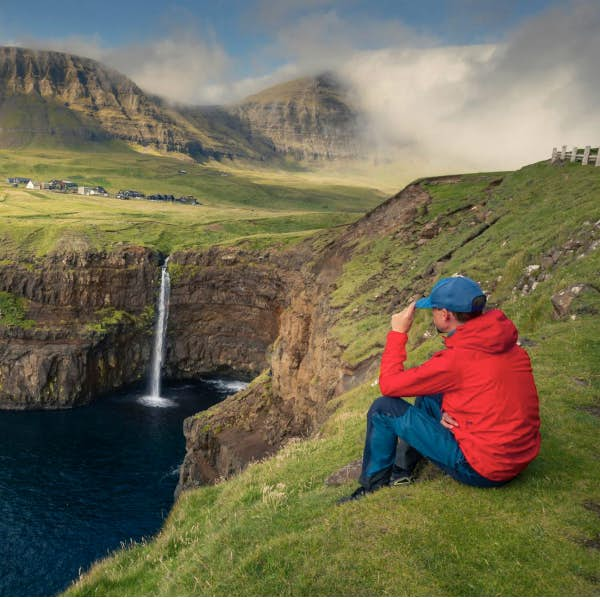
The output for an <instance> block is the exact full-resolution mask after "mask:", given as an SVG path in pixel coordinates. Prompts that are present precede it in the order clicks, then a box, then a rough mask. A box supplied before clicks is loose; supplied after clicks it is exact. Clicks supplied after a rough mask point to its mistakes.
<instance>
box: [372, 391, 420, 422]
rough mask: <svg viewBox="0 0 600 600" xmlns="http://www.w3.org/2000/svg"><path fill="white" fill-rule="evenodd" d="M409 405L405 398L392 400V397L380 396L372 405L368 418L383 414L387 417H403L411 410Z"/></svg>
mask: <svg viewBox="0 0 600 600" xmlns="http://www.w3.org/2000/svg"><path fill="white" fill-rule="evenodd" d="M410 406H411V404H409V403H408V402H407V401H406V400H404V398H392V397H390V396H380V397H379V398H377V400H375V401H374V402H373V404H371V408H369V412H368V415H367V416H369V417H370V416H371V415H373V414H374V413H382V414H385V415H392V416H394V417H396V416H398V417H399V416H402V415H403V414H404V413H405V412H406V411H407V410H408V409H409V408H410Z"/></svg>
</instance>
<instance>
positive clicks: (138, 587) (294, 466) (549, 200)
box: [68, 165, 600, 596]
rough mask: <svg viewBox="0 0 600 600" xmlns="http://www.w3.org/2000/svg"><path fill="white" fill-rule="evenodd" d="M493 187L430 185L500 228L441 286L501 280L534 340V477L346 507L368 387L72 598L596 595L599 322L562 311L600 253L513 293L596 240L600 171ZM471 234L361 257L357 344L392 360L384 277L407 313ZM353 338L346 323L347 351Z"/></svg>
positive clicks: (423, 487)
mask: <svg viewBox="0 0 600 600" xmlns="http://www.w3.org/2000/svg"><path fill="white" fill-rule="evenodd" d="M491 179H492V177H491V176H490V177H488V176H483V177H481V176H473V177H470V178H467V180H466V182H464V183H462V184H454V185H438V186H431V187H430V190H431V192H432V194H433V195H434V203H433V205H432V207H431V212H430V215H429V217H427V218H431V216H432V215H434V216H435V215H444V214H445V215H449V214H450V213H451V212H452V211H453V210H454V209H456V208H457V207H458V206H460V205H462V204H465V203H467V204H472V203H473V202H474V201H476V200H478V201H480V202H481V201H483V200H485V201H487V205H488V207H489V208H490V210H491V211H492V212H493V213H494V214H495V215H496V216H497V215H504V216H503V217H502V218H500V220H499V221H498V222H497V223H496V224H495V225H493V226H491V227H490V228H489V229H488V230H487V231H486V232H485V233H484V234H482V235H481V236H480V237H478V238H476V239H475V240H474V241H473V242H471V243H470V244H467V245H465V247H464V248H460V246H457V248H458V249H457V250H456V252H455V253H454V256H453V257H452V258H451V259H450V261H448V262H447V263H446V264H445V265H444V269H443V272H442V274H443V275H447V274H452V273H453V272H455V271H457V270H461V271H462V272H467V273H469V274H471V275H472V276H474V277H476V278H477V279H479V280H481V281H483V282H486V281H489V282H491V281H492V280H494V281H496V282H497V278H498V277H499V276H502V277H503V279H502V280H501V281H500V282H497V284H494V292H493V294H494V296H493V299H494V300H497V301H500V302H501V303H502V306H503V308H504V309H505V310H506V312H507V313H508V314H509V315H510V316H511V317H513V318H514V319H515V321H516V323H517V325H518V326H519V327H520V328H521V333H522V334H526V336H527V337H528V338H529V340H530V344H531V346H530V347H529V348H528V350H529V351H530V354H531V356H532V361H533V365H534V370H535V374H536V380H537V384H538V389H539V392H540V398H541V412H542V422H543V446H542V451H541V454H540V456H539V457H538V459H537V460H536V461H535V462H534V463H533V464H532V465H531V466H530V467H529V468H528V469H527V471H526V472H525V473H524V474H523V475H522V476H520V477H519V478H518V479H517V480H516V481H514V482H513V483H511V484H510V485H509V486H507V487H505V488H501V489H491V490H479V489H472V488H469V487H466V486H463V485H460V484H458V483H456V482H454V481H452V480H451V479H449V478H446V477H442V478H438V479H432V480H429V481H422V482H420V483H418V484H417V485H414V486H411V487H410V488H405V489H388V490H384V491H381V492H379V493H377V494H374V495H373V496H370V497H368V498H366V499H364V500H362V501H361V502H358V503H352V504H350V505H344V506H342V507H337V506H335V500H336V499H337V498H338V497H339V496H340V495H342V494H343V493H347V492H349V491H350V490H351V489H352V488H353V486H352V485H350V484H349V485H348V486H344V487H343V488H329V487H326V486H324V485H323V481H324V479H325V477H326V476H327V475H328V474H330V473H331V472H332V471H334V470H335V469H337V468H339V467H341V466H342V465H344V464H346V463H347V462H349V461H350V460H352V459H355V458H357V457H358V456H360V452H361V448H362V440H363V436H364V415H365V412H366V410H367V408H368V406H369V404H370V402H371V400H372V398H373V397H374V396H376V395H377V391H378V390H377V387H374V386H373V385H372V384H369V383H367V384H365V385H363V386H361V387H358V388H355V389H354V390H352V391H350V392H349V393H347V394H346V395H344V396H343V397H341V398H337V399H336V400H335V405H336V407H337V409H336V411H335V413H334V414H333V416H332V417H331V418H330V419H329V420H328V421H327V422H326V423H325V425H324V426H323V428H322V431H321V432H320V433H319V435H318V436H316V437H315V438H314V439H310V440H306V441H298V442H293V443H291V444H289V445H288V446H287V447H286V448H285V449H284V450H283V451H282V452H280V453H279V454H278V455H277V456H276V457H274V458H272V459H270V460H265V461H263V462H261V463H258V464H255V465H252V466H250V467H249V468H248V469H247V470H246V471H245V472H244V473H242V474H241V475H240V476H238V477H235V478H233V479H231V480H230V481H227V482H223V483H221V484H219V485H217V486H214V487H209V488H203V489H199V490H195V491H192V492H189V493H186V494H185V495H184V496H183V497H182V498H181V499H180V500H179V501H178V502H177V504H176V505H175V507H174V509H173V511H172V513H171V515H170V517H169V518H168V520H167V522H166V524H165V526H164V528H163V530H162V532H161V533H160V534H159V535H158V536H157V537H156V539H154V540H152V541H149V542H148V543H144V544H136V545H133V546H132V547H130V548H128V549H125V550H123V551H120V552H117V553H115V555H114V556H112V557H110V558H108V559H107V560H105V561H103V562H101V563H99V564H97V565H96V566H95V567H94V568H93V569H92V570H91V572H90V573H89V574H86V575H84V576H83V578H82V579H81V580H80V581H79V582H78V583H77V584H76V585H74V586H73V587H72V588H70V589H69V590H68V593H69V594H77V595H88V594H97V595H198V594H200V595H290V596H292V595H293V596H300V595H359V596H360V595H398V596H402V595H489V596H493V595H504V596H511V595H567V596H569V595H594V594H598V592H599V591H600V589H599V587H600V572H599V569H598V565H599V562H598V539H599V535H600V495H599V492H598V481H599V477H598V475H599V467H598V440H597V429H598V412H597V411H598V397H599V394H600V378H599V375H598V373H599V366H600V343H599V342H598V340H599V338H600V336H599V333H600V328H599V326H598V322H597V318H598V317H597V314H598V313H597V312H596V314H587V315H586V314H585V312H583V313H582V314H580V315H578V317H577V318H576V319H575V320H566V321H564V320H563V321H557V320H555V319H553V318H552V316H551V306H550V301H549V297H550V295H551V294H552V293H554V292H555V291H557V290H559V289H561V288H562V287H564V286H565V285H567V284H571V283H577V282H581V281H590V282H594V281H595V282H597V281H598V271H599V260H598V250H595V251H594V252H591V253H590V254H589V255H587V256H586V257H584V258H582V259H577V257H576V256H572V257H570V258H569V257H567V258H565V260H564V261H563V262H561V263H559V265H558V266H557V267H556V269H555V271H554V272H553V276H552V278H551V279H550V280H548V281H546V282H544V283H541V284H540V285H539V286H538V287H537V288H536V290H535V291H534V292H533V293H532V294H531V295H529V296H523V295H521V294H520V293H513V286H515V284H517V282H518V280H519V278H520V277H521V274H522V272H523V269H524V267H525V266H526V265H528V264H531V263H537V262H539V259H540V254H541V253H542V252H545V251H547V250H549V249H551V248H554V247H557V246H560V245H561V244H562V243H564V241H565V240H566V239H567V238H569V237H571V236H575V237H577V236H579V237H581V236H583V235H584V234H585V231H587V229H589V227H590V223H591V224H593V223H595V222H596V221H597V220H598V219H599V218H600V214H599V206H598V201H597V198H598V195H599V194H600V169H597V170H595V169H593V168H583V167H581V166H571V165H568V166H566V167H563V168H554V167H550V166H548V165H534V166H532V167H527V168H525V169H523V170H521V171H518V172H515V173H513V174H509V175H508V176H507V177H506V178H505V180H504V182H503V184H502V185H501V186H500V187H498V188H495V189H494V191H493V192H491V193H489V192H488V191H485V190H486V188H487V185H488V183H489V181H490V180H491ZM423 218H425V217H423ZM447 218H448V219H450V218H451V217H450V216H448V217H447ZM586 223H587V224H586ZM462 235H464V232H462V233H461V228H460V224H458V225H457V229H456V230H455V231H454V232H453V233H449V234H448V233H447V235H444V236H441V237H440V239H439V240H437V241H436V240H435V239H434V240H433V242H432V247H433V249H432V248H429V249H424V250H423V251H422V252H421V253H414V252H413V253H408V254H407V252H406V250H405V248H403V247H401V246H400V245H399V244H398V243H396V244H393V243H392V240H385V239H384V240H381V241H380V244H382V245H384V246H385V244H388V245H387V246H385V247H384V248H383V249H382V248H378V247H377V246H375V247H374V248H372V249H371V250H372V252H368V251H367V250H366V249H365V251H364V253H363V254H360V253H359V254H358V255H357V256H356V258H355V259H354V260H353V261H352V263H350V264H349V265H348V266H347V268H346V272H345V277H344V278H343V281H344V282H345V284H346V285H344V286H342V287H340V288H338V290H337V292H336V294H337V300H338V302H340V303H342V300H343V299H344V298H345V299H346V300H348V299H352V298H354V296H356V298H357V299H356V302H358V303H359V304H360V306H361V307H362V309H363V311H364V312H365V314H366V316H365V317H364V319H363V321H361V322H360V323H358V330H359V331H361V336H356V330H357V329H354V332H355V335H354V338H361V337H370V336H371V337H373V336H374V337H375V338H377V340H378V342H377V343H379V344H381V342H382V341H383V335H384V334H385V330H386V329H387V323H388V318H389V316H388V315H386V314H382V313H381V309H380V308H378V307H377V305H376V304H373V302H372V297H373V294H375V293H377V289H371V292H370V296H369V295H365V294H363V293H362V291H361V285H364V284H365V281H367V280H368V279H369V278H370V277H373V276H374V275H376V274H378V273H379V274H380V275H382V278H381V279H382V281H383V279H384V277H383V276H384V275H385V277H395V278H396V279H395V280H392V282H393V283H394V284H395V285H396V287H397V288H398V290H399V295H400V296H402V293H403V291H402V290H403V289H404V287H403V286H405V285H408V283H407V282H408V279H409V278H408V275H407V271H410V267H411V266H413V265H415V269H421V268H423V266H426V265H428V264H429V263H430V262H431V261H432V260H434V259H435V258H436V254H437V253H438V252H440V251H441V249H442V247H447V246H448V245H451V246H455V245H457V244H456V242H457V240H459V239H460V238H461V236H462ZM453 236H454V237H453ZM436 244H439V245H440V247H439V248H437V246H436ZM436 248H437V249H436ZM421 254H423V257H422V256H421ZM411 260H412V261H416V262H414V263H411V262H410V261H411ZM407 261H408V262H407ZM399 265H400V266H402V265H404V266H405V271H403V270H402V269H399ZM392 274H393V275H392ZM349 280H350V282H349ZM371 283H372V282H371ZM389 283H390V282H389V280H388V282H387V283H386V282H383V283H382V284H381V286H382V287H385V286H386V285H387V286H389ZM368 285H371V284H368ZM589 302H590V304H589V305H588V306H587V310H588V311H592V312H593V311H600V303H599V302H598V297H597V296H596V297H595V298H592V299H591V300H590V301H589ZM370 313H373V314H370ZM375 313H378V314H377V315H376V316H375ZM355 326H356V324H355ZM349 327H351V323H350V321H349V319H347V317H346V316H343V317H342V320H341V322H340V324H339V327H338V334H339V335H342V336H343V335H344V334H346V331H345V330H346V328H349ZM429 327H430V325H429V323H428V320H427V317H426V315H424V314H423V315H421V316H420V317H419V319H418V320H417V322H416V323H415V328H414V331H413V332H412V333H411V342H412V344H413V346H414V347H413V350H412V353H411V355H410V360H411V361H412V362H413V363H416V362H420V361H422V360H423V359H425V358H426V357H427V356H428V354H429V353H430V352H431V351H432V350H433V349H435V348H438V347H439V346H440V342H439V339H435V338H429V339H428V338H424V337H423V333H424V332H425V331H426V330H427V329H428V328H429ZM423 340H425V341H424V343H423ZM377 343H376V342H375V341H374V340H371V341H370V342H369V343H367V344H366V345H365V344H362V343H361V342H356V344H357V345H356V346H353V345H352V343H349V347H348V350H347V352H349V354H350V358H351V359H352V360H360V359H361V358H364V357H366V356H369V355H372V354H373V352H376V351H377ZM594 407H595V408H594Z"/></svg>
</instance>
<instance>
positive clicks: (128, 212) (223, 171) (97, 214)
mask: <svg viewBox="0 0 600 600" xmlns="http://www.w3.org/2000/svg"><path fill="white" fill-rule="evenodd" d="M92 147H93V148H95V150H94V151H91V150H89V149H88V150H87V151H86V152H75V151H71V150H68V149H53V150H41V149H37V150H36V149H33V148H29V149H26V150H13V151H6V150H0V178H1V180H2V181H5V178H6V177H8V176H22V177H32V178H34V179H35V180H46V181H47V180H50V179H54V178H57V179H62V178H65V179H70V180H73V181H76V182H78V183H81V184H83V183H85V184H86V185H102V186H104V187H105V188H106V189H108V190H109V192H112V193H115V192H116V191H117V190H118V189H136V190H140V191H142V192H145V193H146V194H150V193H163V194H166V193H172V194H174V195H176V196H179V195H193V196H195V197H196V198H198V200H199V201H200V202H202V206H184V205H178V204H175V205H172V204H170V203H154V202H150V201H146V200H130V201H120V200H114V199H94V198H86V197H83V196H77V195H62V194H56V193H51V192H39V191H38V192H30V191H26V190H24V189H23V188H22V187H21V188H19V189H14V188H11V187H9V186H8V185H6V184H3V183H0V218H1V220H0V240H1V247H0V258H3V257H23V256H26V255H43V254H45V253H47V252H49V251H50V250H52V249H54V248H56V247H58V246H61V245H64V246H66V247H75V248H106V247H109V246H110V245H112V244H115V243H117V242H125V243H134V244H144V245H147V246H151V247H154V248H157V249H159V250H161V251H162V252H164V253H169V252H171V251H173V250H176V249H181V248H189V247H205V246H208V245H212V244H217V243H221V242H224V241H227V242H228V243H232V242H236V241H237V240H239V239H240V238H248V237H249V238H250V242H249V243H252V244H254V245H265V244H271V243H273V242H277V241H282V242H287V241H290V239H291V240H293V239H296V238H297V237H301V236H305V235H307V234H308V233H311V232H313V231H315V230H318V229H321V228H323V227H331V226H335V225H339V224H342V223H347V222H349V221H352V220H354V219H356V216H357V214H360V213H362V212H364V211H366V210H367V209H368V208H370V207H372V206H374V205H376V204H377V203H379V202H380V201H381V199H382V193H381V192H378V191H377V190H374V189H372V188H366V187H364V186H354V185H346V184H343V183H340V182H339V181H338V182H337V183H332V182H328V183H320V182H315V181H311V180H309V179H308V178H306V177H302V176H301V175H294V177H293V178H292V179H282V178H281V175H279V174H277V175H276V174H274V173H273V174H272V175H271V176H270V175H269V171H268V170H265V171H264V172H263V175H262V177H261V179H260V180H259V181H257V180H255V179H253V178H252V177H250V176H249V174H248V172H246V171H243V170H239V169H238V170H235V169H232V168H231V167H227V168H225V167H224V166H223V165H220V164H219V163H211V164H210V165H200V164H196V163H193V162H183V161H182V160H178V159H176V158H170V157H164V156H155V155H152V154H142V153H139V152H133V151H131V150H129V149H128V148H126V147H125V146H123V145H122V144H119V143H110V144H97V145H95V146H92ZM181 169H184V170H186V171H187V173H186V174H185V175H180V174H178V171H179V170H181ZM257 238H258V239H257Z"/></svg>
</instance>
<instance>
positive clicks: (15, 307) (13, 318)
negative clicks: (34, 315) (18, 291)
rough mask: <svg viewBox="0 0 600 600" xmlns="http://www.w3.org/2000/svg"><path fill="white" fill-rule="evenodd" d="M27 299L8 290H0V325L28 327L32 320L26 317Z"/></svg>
mask: <svg viewBox="0 0 600 600" xmlns="http://www.w3.org/2000/svg"><path fill="white" fill-rule="evenodd" d="M26 313H27V300H26V299H25V298H21V297H19V296H15V295H14V294H11V293H9V292H0V325H5V326H17V327H23V328H25V329H29V328H30V327H33V326H34V325H35V323H34V321H32V320H31V319H27V318H26Z"/></svg>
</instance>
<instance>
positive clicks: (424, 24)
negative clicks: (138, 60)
mask: <svg viewBox="0 0 600 600" xmlns="http://www.w3.org/2000/svg"><path fill="white" fill-rule="evenodd" d="M552 4H556V2H555V1H554V0H526V1H525V0H418V1H417V0H369V1H366V0H344V1H340V0H337V1H330V0H288V1H286V0H282V1H274V0H211V1H205V0H200V1H198V0H196V1H194V0H172V1H166V2H165V1H160V0H121V1H119V0H102V1H99V0H93V1H90V0H52V1H48V0H24V1H18V0H8V1H7V0H4V1H3V2H1V3H0V36H1V38H2V39H1V41H2V43H3V44H7V43H15V42H21V41H29V40H32V39H33V40H36V41H37V42H38V43H39V45H40V46H43V43H44V41H45V40H47V41H49V42H56V40H60V39H63V40H65V39H69V38H82V39H88V40H93V41H94V42H95V43H96V44H97V45H98V46H100V47H102V48H105V49H108V48H120V47H122V48H127V47H128V46H130V45H137V46H141V45H144V44H146V43H149V42H151V41H152V40H155V39H158V38H161V37H163V36H165V34H173V35H177V33H176V32H179V31H185V32H187V33H188V34H191V33H192V32H193V34H194V35H196V36H198V37H201V38H203V39H207V40H210V41H211V42H213V43H215V44H218V45H219V46H220V47H221V48H222V49H223V50H224V52H225V53H226V55H227V56H228V58H229V59H230V61H231V64H232V65H233V68H234V69H235V72H236V74H237V75H238V76H248V75H251V74H253V75H256V74H258V73H259V71H260V69H259V67H258V65H257V64H256V61H255V60H253V56H260V59H261V66H262V69H263V71H264V72H266V71H268V70H272V69H274V68H276V67H278V66H281V65H282V64H284V63H285V62H286V60H288V59H289V57H288V56H287V55H286V53H285V52H281V53H279V54H278V53H275V52H265V49H269V48H271V47H273V46H274V45H275V42H276V41H277V36H278V34H279V33H280V32H281V31H282V30H287V29H290V28H293V25H294V24H295V23H298V22H299V21H301V20H303V19H306V18H310V17H313V16H318V15H331V14H335V15H336V16H337V18H338V19H339V21H340V22H341V23H343V24H344V25H345V26H346V27H347V28H348V29H349V30H351V29H352V28H353V27H360V26H361V24H362V23H366V24H368V27H369V29H370V30H373V31H375V30H376V29H377V26H378V25H379V26H381V27H382V28H384V29H386V30H388V28H389V26H390V25H391V24H397V25H399V26H400V25H403V26H405V27H406V28H408V29H410V30H411V31H412V32H414V33H415V34H417V35H419V36H422V37H424V38H427V39H428V40H430V43H432V44H449V45H450V44H476V43H486V42H496V41H500V40H502V39H503V38H504V37H505V36H506V34H507V32H508V31H511V30H512V29H514V28H515V27H517V26H518V25H519V24H520V23H521V22H523V20H525V19H527V18H530V17H531V16H535V15H537V14H539V13H540V12H543V11H544V10H546V9H547V8H548V7H549V6H551V5H552ZM389 35H390V34H389V33H387V34H386V35H384V36H382V37H381V38H379V37H378V36H377V34H376V33H374V34H373V35H365V36H364V37H362V38H360V37H359V39H356V40H355V41H356V48H357V49H374V48H378V47H383V46H385V44H386V42H388V40H389Z"/></svg>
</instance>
